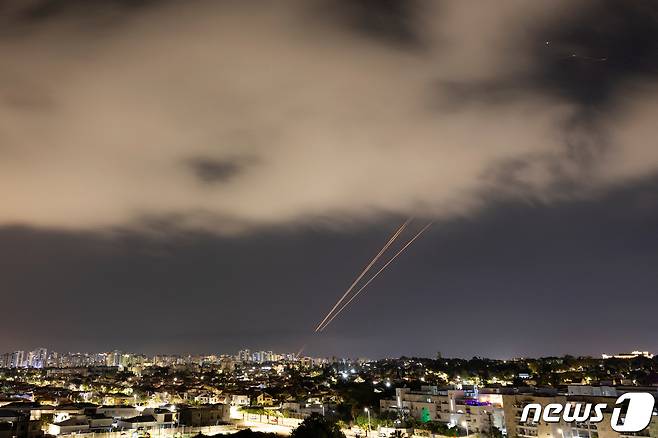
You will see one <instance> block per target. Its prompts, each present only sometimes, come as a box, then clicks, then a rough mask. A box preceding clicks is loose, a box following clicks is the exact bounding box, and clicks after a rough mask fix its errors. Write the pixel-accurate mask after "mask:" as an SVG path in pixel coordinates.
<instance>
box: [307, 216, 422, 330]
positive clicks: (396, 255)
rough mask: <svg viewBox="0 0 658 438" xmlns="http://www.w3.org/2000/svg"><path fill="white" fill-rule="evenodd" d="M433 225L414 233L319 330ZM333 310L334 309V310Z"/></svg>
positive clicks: (327, 324)
mask: <svg viewBox="0 0 658 438" xmlns="http://www.w3.org/2000/svg"><path fill="white" fill-rule="evenodd" d="M431 225H432V222H430V223H428V224H427V225H425V226H424V227H423V228H421V230H420V231H419V232H418V233H416V234H415V235H414V237H412V238H411V239H410V240H409V241H408V242H407V243H406V244H405V245H404V246H403V247H402V248H400V250H399V251H398V252H396V253H395V255H394V256H393V257H391V258H390V259H389V260H388V261H387V262H386V263H385V264H384V266H382V267H381V268H380V269H379V271H377V272H376V273H375V275H373V276H372V277H370V279H369V280H368V281H367V282H366V283H365V284H364V285H363V286H361V288H360V289H359V290H358V291H356V293H355V294H354V295H352V297H351V298H350V299H349V300H348V301H347V302H346V303H345V304H343V305H342V306H341V307H340V309H338V311H336V313H334V315H333V316H332V317H331V318H330V319H329V320H328V321H327V322H324V323H322V324H320V326H319V331H320V332H322V331H324V329H326V328H327V326H329V324H331V321H333V320H334V319H335V318H336V317H337V316H338V315H339V314H340V313H341V312H342V311H343V310H344V309H345V308H346V307H347V306H349V304H350V303H351V302H352V301H353V300H354V299H355V298H356V297H357V296H358V295H359V294H360V293H361V292H362V291H363V290H364V289H365V288H366V287H368V285H369V284H370V283H372V281H373V280H374V279H375V278H377V277H378V276H379V274H381V273H382V272H384V270H385V269H386V268H387V267H388V265H390V264H391V263H393V261H394V260H395V259H396V258H398V256H399V255H400V254H402V253H403V252H404V251H405V250H406V249H407V248H408V247H409V246H410V245H411V244H412V243H414V241H415V240H416V239H418V238H419V237H420V236H421V235H422V234H423V233H424V232H425V231H427V229H428V228H429V227H430V226H431ZM332 311H333V310H332ZM325 319H326V318H325ZM316 331H318V329H316Z"/></svg>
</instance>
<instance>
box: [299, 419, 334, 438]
mask: <svg viewBox="0 0 658 438" xmlns="http://www.w3.org/2000/svg"><path fill="white" fill-rule="evenodd" d="M290 436H291V438H345V434H344V433H343V432H341V430H340V428H339V427H338V425H337V424H336V423H331V422H329V421H327V419H326V418H324V417H323V416H321V415H319V414H312V415H311V416H310V417H308V418H307V419H306V420H304V421H303V422H302V424H300V425H299V427H298V428H297V429H295V430H294V431H293V432H292V434H291V435H290Z"/></svg>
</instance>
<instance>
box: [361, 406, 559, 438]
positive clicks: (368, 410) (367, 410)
mask: <svg viewBox="0 0 658 438" xmlns="http://www.w3.org/2000/svg"><path fill="white" fill-rule="evenodd" d="M363 410H364V411H366V414H368V432H366V436H368V434H369V433H370V409H368V408H364V409H363ZM563 438H564V437H563Z"/></svg>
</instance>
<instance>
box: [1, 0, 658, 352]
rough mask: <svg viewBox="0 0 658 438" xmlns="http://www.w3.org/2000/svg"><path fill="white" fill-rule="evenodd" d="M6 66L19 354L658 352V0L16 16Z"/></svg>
mask: <svg viewBox="0 0 658 438" xmlns="http://www.w3.org/2000/svg"><path fill="white" fill-rule="evenodd" d="M0 59H2V67H0V291H1V295H0V298H1V303H2V307H1V312H0V333H1V335H0V351H10V350H15V349H31V348H35V347H39V346H45V347H48V348H51V349H55V350H60V351H80V350H82V351H106V350H111V349H120V350H123V351H133V352H143V353H156V352H162V353H192V354H195V353H234V352H235V351H237V350H238V349H240V348H243V347H247V348H251V349H265V350H274V351H280V352H283V351H291V352H295V351H297V350H299V349H300V347H302V346H303V345H305V353H306V354H310V355H318V356H332V355H335V356H341V357H342V356H352V357H371V358H378V357H388V356H400V355H422V356H430V357H433V356H434V355H435V354H436V352H438V351H440V352H441V353H442V354H443V355H444V356H460V357H471V356H474V355H478V356H489V357H498V358H506V357H515V356H541V355H551V354H565V353H570V354H592V355H598V354H600V353H603V352H607V353H616V352H621V351H627V350H631V349H638V348H639V349H646V350H651V351H654V352H656V351H658V339H657V338H656V336H655V333H656V329H655V320H656V319H655V314H656V309H657V308H658V140H657V139H658V3H655V2H646V1H628V2H616V1H582V2H579V1H576V2H574V1H550V2H549V1H545V2H544V1H536V2H527V1H501V2H495V3H487V4H484V3H477V4H475V3H467V2H463V1H456V0H455V1H410V0H405V1H402V0H401V1H394V0H354V1H347V0H345V1H338V0H305V1H302V0H299V1H274V0H272V1H262V2H246V1H215V2H212V1H199V2H174V1H172V2H168V1H82V0H80V1H73V0H71V1H64V0H31V1H24V0H10V1H5V2H1V3H0ZM408 217H414V218H415V219H414V221H413V222H412V224H411V225H410V227H409V228H410V229H409V230H406V232H405V234H404V236H403V237H405V238H408V237H410V236H411V235H412V234H413V231H415V230H418V229H419V228H420V227H421V226H422V225H423V224H424V223H426V222H428V221H431V220H433V221H434V224H433V225H432V227H431V228H430V229H429V231H428V232H427V233H426V234H425V235H423V236H422V237H421V238H420V239H419V240H418V241H417V242H416V243H415V244H414V245H413V246H411V247H410V248H409V249H408V251H407V252H405V253H404V254H403V255H402V256H401V257H400V258H399V259H398V260H396V262H395V263H393V264H392V265H391V266H390V268H389V269H388V270H387V271H385V272H384V273H383V274H382V275H381V276H380V277H379V278H377V279H376V280H375V281H374V282H373V283H372V284H371V286H370V287H369V288H368V289H367V290H366V291H365V292H364V293H363V294H362V295H360V296H359V297H358V298H357V299H356V300H355V301H354V302H353V303H352V305H351V306H350V307H349V308H348V309H346V311H345V312H343V313H342V314H341V315H340V316H339V317H338V318H337V319H336V320H335V321H334V322H333V323H332V325H331V326H330V327H329V328H328V329H327V330H326V331H325V332H323V333H321V334H313V328H314V327H315V326H316V325H317V323H318V322H319V321H320V320H321V319H322V317H323V316H324V314H325V313H326V312H327V311H328V310H329V309H330V308H331V306H333V304H334V303H335V301H336V300H337V299H338V298H339V297H340V296H341V295H342V293H343V292H344V290H345V288H346V287H347V286H349V284H350V283H351V282H352V280H353V279H354V277H355V276H356V275H357V274H358V272H359V270H360V269H361V268H363V266H364V265H365V264H366V263H367V262H368V260H369V259H370V258H371V257H372V256H373V255H374V254H375V253H376V252H377V251H378V250H379V248H380V247H381V246H382V245H383V243H384V242H385V241H386V239H387V238H388V236H390V235H391V233H392V232H393V230H395V228H396V227H397V226H399V225H400V224H401V223H402V222H404V221H405V219H406V218H408Z"/></svg>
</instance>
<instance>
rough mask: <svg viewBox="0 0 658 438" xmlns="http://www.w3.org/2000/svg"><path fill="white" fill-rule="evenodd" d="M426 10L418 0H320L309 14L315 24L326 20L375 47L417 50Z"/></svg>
mask: <svg viewBox="0 0 658 438" xmlns="http://www.w3.org/2000/svg"><path fill="white" fill-rule="evenodd" d="M426 7H427V2H423V1H419V0H407V1H404V0H353V1H350V0H322V1H320V2H318V3H316V4H312V8H311V13H312V14H313V15H314V16H315V17H314V20H317V19H323V20H329V21H330V22H333V24H336V25H339V26H344V27H345V28H346V29H348V30H349V31H351V32H354V33H355V34H356V35H360V36H365V37H368V38H371V39H372V40H373V41H375V42H377V43H381V44H389V45H393V46H398V47H400V48H419V47H422V45H423V43H424V41H423V32H424V27H423V25H422V16H423V12H424V11H425V9H426Z"/></svg>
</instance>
